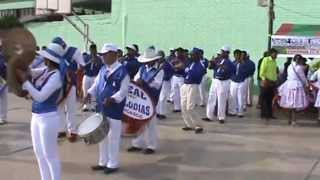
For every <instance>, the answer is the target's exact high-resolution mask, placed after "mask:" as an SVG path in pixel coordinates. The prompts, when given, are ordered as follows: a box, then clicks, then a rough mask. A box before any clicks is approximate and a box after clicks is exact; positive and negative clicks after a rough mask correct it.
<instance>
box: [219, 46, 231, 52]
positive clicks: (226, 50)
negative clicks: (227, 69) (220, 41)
mask: <svg viewBox="0 0 320 180" xmlns="http://www.w3.org/2000/svg"><path fill="white" fill-rule="evenodd" d="M221 50H222V51H225V52H230V51H231V48H230V46H228V45H225V46H222V48H221Z"/></svg>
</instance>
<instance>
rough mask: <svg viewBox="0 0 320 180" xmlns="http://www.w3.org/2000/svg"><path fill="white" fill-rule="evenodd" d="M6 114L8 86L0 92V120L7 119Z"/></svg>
mask: <svg viewBox="0 0 320 180" xmlns="http://www.w3.org/2000/svg"><path fill="white" fill-rule="evenodd" d="M7 114H8V87H5V89H3V91H2V92H1V93H0V120H7Z"/></svg>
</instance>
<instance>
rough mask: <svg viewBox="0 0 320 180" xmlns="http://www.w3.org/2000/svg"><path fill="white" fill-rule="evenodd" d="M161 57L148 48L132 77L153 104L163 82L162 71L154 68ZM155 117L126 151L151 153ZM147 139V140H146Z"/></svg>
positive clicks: (156, 100) (154, 133)
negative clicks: (149, 96)
mask: <svg viewBox="0 0 320 180" xmlns="http://www.w3.org/2000/svg"><path fill="white" fill-rule="evenodd" d="M160 58H161V56H160V55H158V54H157V52H156V51H155V49H153V48H148V49H146V51H145V52H144V54H143V55H142V56H140V57H139V58H138V61H139V62H140V63H143V64H144V65H142V66H141V67H140V69H139V71H138V73H137V74H136V76H135V77H134V80H135V81H136V82H137V84H138V85H140V86H141V87H143V88H144V89H145V90H146V91H147V92H148V93H149V94H150V95H151V97H152V98H153V101H154V104H158V99H159V95H160V91H161V86H162V82H163V76H164V72H163V70H162V69H161V68H158V69H157V68H155V66H156V62H157V60H159V59H160ZM156 125H157V124H156V118H155V117H153V118H152V119H151V120H150V121H149V123H148V124H147V125H146V127H145V129H144V130H143V132H142V133H141V134H140V135H139V136H138V137H137V138H135V139H134V140H133V141H132V147H130V148H129V149H128V152H139V151H142V150H143V148H145V149H144V151H143V153H144V154H153V153H154V152H155V150H156V148H157V138H158V137H157V129H156ZM146 139H147V141H146Z"/></svg>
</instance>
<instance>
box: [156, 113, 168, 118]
mask: <svg viewBox="0 0 320 180" xmlns="http://www.w3.org/2000/svg"><path fill="white" fill-rule="evenodd" d="M157 118H158V119H166V118H167V117H166V116H165V115H161V114H157Z"/></svg>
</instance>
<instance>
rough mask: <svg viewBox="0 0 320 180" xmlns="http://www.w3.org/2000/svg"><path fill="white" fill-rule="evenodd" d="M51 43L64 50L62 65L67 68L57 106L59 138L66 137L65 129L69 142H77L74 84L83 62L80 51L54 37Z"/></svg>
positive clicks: (83, 64)
mask: <svg viewBox="0 0 320 180" xmlns="http://www.w3.org/2000/svg"><path fill="white" fill-rule="evenodd" d="M52 43H55V44H58V45H60V46H61V47H62V48H63V49H64V50H65V54H64V55H63V59H64V60H65V61H64V63H65V64H66V66H67V79H66V81H67V84H66V87H63V91H64V92H63V93H64V97H65V99H64V100H63V101H62V102H61V103H60V105H59V113H60V115H61V128H60V133H59V137H64V136H66V129H67V131H68V132H69V137H68V138H69V141H70V142H75V141H76V140H77V127H76V116H75V115H76V107H77V106H75V104H77V95H76V91H77V89H76V84H77V75H76V72H77V70H78V68H81V67H83V66H85V62H84V59H83V56H82V53H81V51H80V50H79V49H78V48H76V47H72V46H67V44H66V42H65V41H64V40H63V39H62V38H60V37H55V38H54V39H53V40H52Z"/></svg>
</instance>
